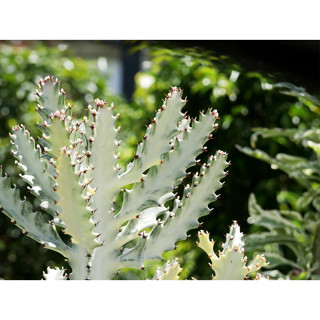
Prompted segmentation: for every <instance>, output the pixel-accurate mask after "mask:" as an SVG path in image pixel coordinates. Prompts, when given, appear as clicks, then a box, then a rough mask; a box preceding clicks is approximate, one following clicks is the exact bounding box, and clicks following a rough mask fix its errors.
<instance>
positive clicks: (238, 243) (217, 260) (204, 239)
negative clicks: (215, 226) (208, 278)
mask: <svg viewBox="0 0 320 320" xmlns="http://www.w3.org/2000/svg"><path fill="white" fill-rule="evenodd" d="M242 237H243V233H242V232H240V227H239V225H238V224H237V222H236V221H233V224H232V225H231V227H230V231H229V233H227V234H226V242H225V243H224V244H223V245H222V248H223V250H222V251H219V253H218V255H216V254H215V252H214V244H215V242H214V241H213V240H211V241H210V239H209V233H208V232H204V231H202V230H201V231H199V233H198V238H199V242H198V243H197V246H198V247H200V248H201V249H202V250H204V251H205V252H206V253H207V255H208V257H209V258H210V260H211V264H210V267H211V268H212V269H213V271H214V273H215V275H214V276H213V277H212V279H213V280H244V279H246V278H247V276H248V275H249V274H250V273H252V272H256V271H259V270H260V269H261V268H262V267H264V266H268V263H267V262H266V258H265V257H264V256H263V255H257V256H255V257H254V259H253V261H252V262H251V264H249V265H247V257H246V256H245V255H244V245H245V244H244V242H243V241H242ZM260 279H265V278H264V277H263V276H256V280H260Z"/></svg>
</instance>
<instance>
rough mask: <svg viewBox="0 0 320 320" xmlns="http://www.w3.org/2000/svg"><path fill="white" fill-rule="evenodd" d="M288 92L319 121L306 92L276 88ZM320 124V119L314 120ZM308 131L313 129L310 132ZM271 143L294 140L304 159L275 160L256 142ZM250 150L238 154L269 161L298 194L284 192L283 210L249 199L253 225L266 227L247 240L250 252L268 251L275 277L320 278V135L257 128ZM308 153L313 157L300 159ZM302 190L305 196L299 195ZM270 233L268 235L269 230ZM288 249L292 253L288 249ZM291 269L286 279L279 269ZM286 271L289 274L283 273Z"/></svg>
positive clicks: (319, 107) (281, 155)
mask: <svg viewBox="0 0 320 320" xmlns="http://www.w3.org/2000/svg"><path fill="white" fill-rule="evenodd" d="M273 88H281V89H282V90H284V92H285V93H287V94H290V95H294V96H297V97H298V100H299V102H300V103H301V104H303V105H304V107H305V108H307V109H309V110H311V111H312V112H313V114H314V115H315V118H317V115H318V114H319V110H320V102H319V100H317V99H316V98H315V97H313V96H311V95H309V94H308V93H306V92H305V91H304V90H303V89H301V88H296V87H294V86H293V85H291V84H283V83H281V84H277V85H274V86H273ZM315 120H316V119H315ZM307 126H309V128H306V127H307ZM259 136H261V137H262V138H265V139H267V138H271V139H274V140H275V141H277V142H280V143H283V141H285V140H289V141H291V142H293V143H294V144H296V145H297V146H299V147H300V149H299V150H302V152H301V151H300V152H299V155H292V154H288V153H278V154H276V155H275V156H270V155H269V154H267V153H266V152H264V151H262V150H260V149H256V143H257V138H258V137H259ZM251 145H252V147H253V149H251V148H247V147H246V148H241V147H238V148H239V150H241V151H242V152H244V153H245V154H247V155H249V156H251V157H254V158H256V159H259V160H262V161H265V162H267V163H268V164H270V165H271V168H272V169H278V170H282V171H283V172H285V173H286V174H287V175H288V177H289V178H290V179H293V180H294V181H295V183H296V184H297V187H298V189H296V190H294V191H289V190H283V191H282V192H281V193H280V194H279V195H278V199H279V201H280V204H281V205H282V209H281V210H263V209H262V208H261V207H260V206H259V205H258V203H257V200H256V198H255V196H254V195H253V194H252V195H251V196H250V199H249V214H250V218H249V222H250V223H252V224H254V225H255V226H259V227H262V229H263V231H262V230H261V231H260V233H257V229H256V228H254V229H253V230H254V234H249V235H247V236H246V237H245V241H246V242H248V246H247V249H248V250H253V251H254V250H263V251H266V256H267V258H268V261H270V268H271V269H274V271H269V273H270V275H273V276H275V277H281V278H284V277H286V276H287V277H290V278H292V279H319V276H320V205H319V204H320V162H319V161H320V131H319V129H318V128H314V127H312V123H311V125H310V124H308V123H304V124H303V127H302V128H290V129H281V128H270V129H268V128H255V129H254V134H253V135H252V139H251ZM303 149H306V150H307V152H308V156H304V157H303V156H301V155H302V154H303V152H305V150H303ZM300 190H301V191H300ZM266 229H267V230H266ZM288 249H289V250H288ZM283 266H289V267H290V269H289V271H288V274H287V275H286V274H285V275H284V274H282V273H281V272H280V271H279V270H277V267H280V268H281V267H283ZM284 270H286V269H284Z"/></svg>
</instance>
